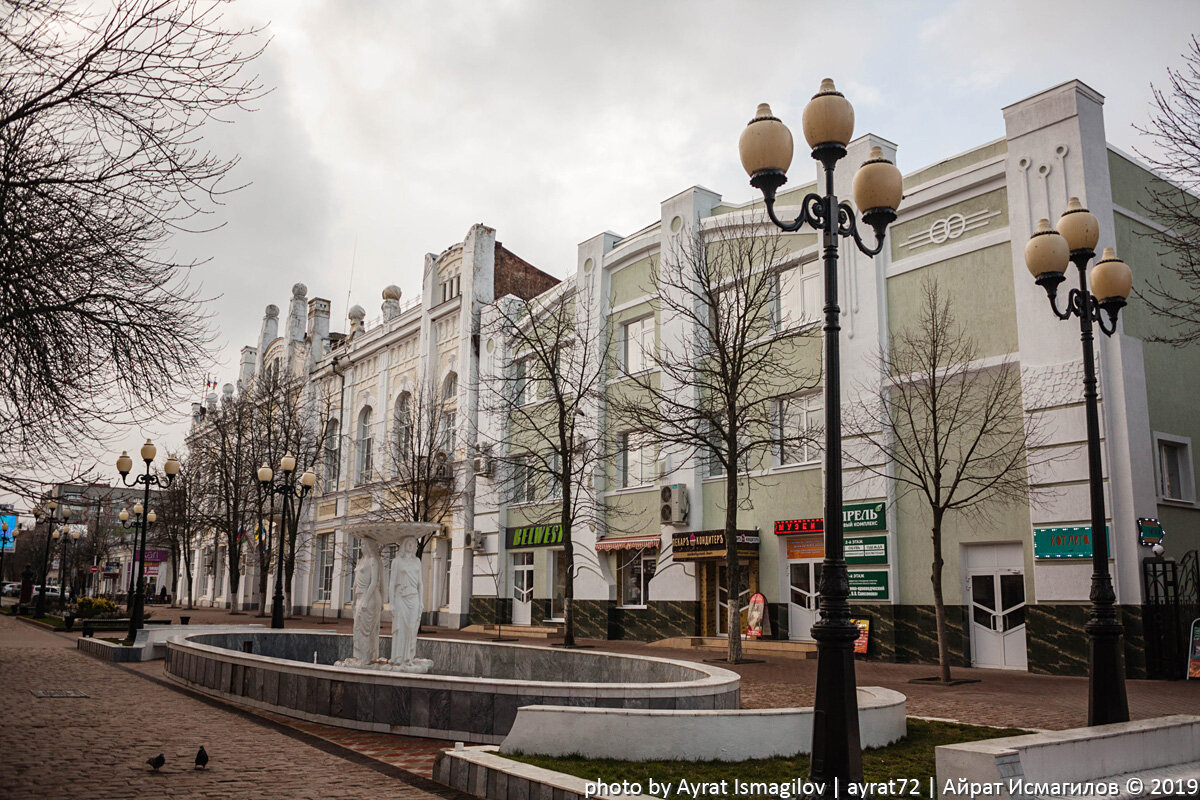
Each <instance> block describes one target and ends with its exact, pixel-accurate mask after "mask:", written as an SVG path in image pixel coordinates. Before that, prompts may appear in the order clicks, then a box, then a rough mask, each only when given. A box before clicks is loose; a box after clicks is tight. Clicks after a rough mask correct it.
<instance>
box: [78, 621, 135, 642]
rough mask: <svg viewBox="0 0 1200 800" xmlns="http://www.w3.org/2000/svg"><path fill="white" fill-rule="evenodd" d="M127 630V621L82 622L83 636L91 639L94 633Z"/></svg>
mask: <svg viewBox="0 0 1200 800" xmlns="http://www.w3.org/2000/svg"><path fill="white" fill-rule="evenodd" d="M128 629H129V620H127V619H85V620H83V636H84V638H89V639H90V638H91V637H92V635H93V634H95V633H96V631H123V630H128Z"/></svg>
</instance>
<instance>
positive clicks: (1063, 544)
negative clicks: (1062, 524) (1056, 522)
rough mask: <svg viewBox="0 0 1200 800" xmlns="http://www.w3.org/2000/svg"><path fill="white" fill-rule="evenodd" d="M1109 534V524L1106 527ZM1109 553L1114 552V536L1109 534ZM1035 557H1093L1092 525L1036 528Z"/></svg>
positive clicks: (1034, 535)
mask: <svg viewBox="0 0 1200 800" xmlns="http://www.w3.org/2000/svg"><path fill="white" fill-rule="evenodd" d="M1104 531H1105V534H1106V535H1107V534H1108V526H1107V525H1106V526H1105V527H1104ZM1107 538H1108V542H1109V551H1108V552H1109V553H1111V552H1112V547H1111V545H1112V537H1111V536H1108V537H1107ZM1033 557H1034V558H1091V557H1092V526H1091V525H1076V526H1074V527H1069V528H1034V529H1033Z"/></svg>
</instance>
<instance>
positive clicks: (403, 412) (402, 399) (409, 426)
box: [396, 392, 413, 459]
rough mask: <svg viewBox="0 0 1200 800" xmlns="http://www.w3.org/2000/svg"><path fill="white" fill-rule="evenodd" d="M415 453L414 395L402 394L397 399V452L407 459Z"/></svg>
mask: <svg viewBox="0 0 1200 800" xmlns="http://www.w3.org/2000/svg"><path fill="white" fill-rule="evenodd" d="M412 451H413V419H412V395H411V394H409V393H408V392H401V393H400V396H399V397H397V398H396V452H397V454H398V455H399V456H400V457H401V458H403V459H406V458H408V457H409V456H410V455H412Z"/></svg>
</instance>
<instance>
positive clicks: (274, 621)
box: [258, 453, 317, 628]
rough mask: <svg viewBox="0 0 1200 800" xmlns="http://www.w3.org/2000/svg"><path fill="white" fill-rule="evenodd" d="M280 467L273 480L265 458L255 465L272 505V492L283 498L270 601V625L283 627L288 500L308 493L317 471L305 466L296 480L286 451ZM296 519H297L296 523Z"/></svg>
mask: <svg viewBox="0 0 1200 800" xmlns="http://www.w3.org/2000/svg"><path fill="white" fill-rule="evenodd" d="M279 471H280V472H282V473H283V478H282V480H279V481H275V471H274V470H272V469H271V467H270V465H269V464H267V463H266V462H265V461H264V462H263V465H262V466H261V467H259V468H258V487H259V490H260V491H261V492H262V494H263V495H270V496H271V498H272V507H273V506H274V496H275V495H277V494H278V495H279V496H281V497H282V498H283V519H282V520H281V523H280V525H279V528H278V532H279V535H278V536H277V537H276V542H275V546H276V547H277V548H278V549H279V558H278V559H277V561H276V566H275V596H274V600H273V601H272V605H271V627H272V628H282V627H283V617H284V614H283V542H284V539H285V538H286V536H287V526H288V520H289V519H290V517H291V509H290V505H291V501H292V500H293V499H294V500H295V501H296V502H297V504H299V503H302V502H303V501H304V497H305V495H307V494H308V493H309V492H310V491H311V490H312V488H313V487H314V486H316V485H317V474H316V473H315V472H313V471H312V470H311V469H308V470H305V471H304V473H303V474H301V475H300V483H299V485H297V484H296V457H295V456H293V455H292V454H291V453H287V454H285V455H284V457H283V458H281V459H279ZM297 516H299V507H297ZM298 523H299V520H297V524H298Z"/></svg>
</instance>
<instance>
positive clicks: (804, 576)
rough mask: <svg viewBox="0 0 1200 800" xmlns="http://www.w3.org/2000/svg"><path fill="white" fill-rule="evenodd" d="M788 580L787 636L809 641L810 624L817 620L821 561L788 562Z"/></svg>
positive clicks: (810, 638) (810, 635)
mask: <svg viewBox="0 0 1200 800" xmlns="http://www.w3.org/2000/svg"><path fill="white" fill-rule="evenodd" d="M788 580H789V583H790V586H789V591H788V638H789V639H800V640H803V641H806V642H811V641H812V626H813V623H814V622H816V621H817V598H818V589H819V587H820V583H821V562H820V561H809V562H793V563H791V564H788Z"/></svg>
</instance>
